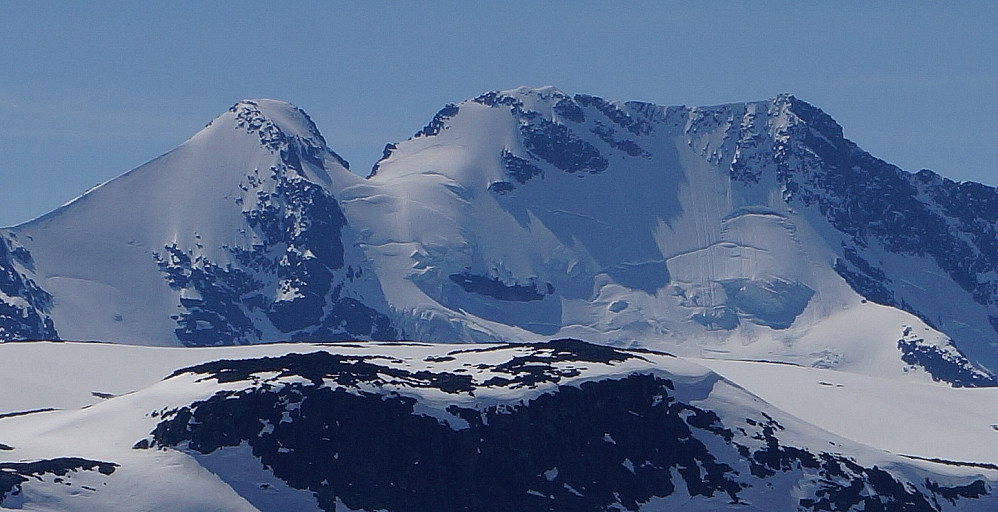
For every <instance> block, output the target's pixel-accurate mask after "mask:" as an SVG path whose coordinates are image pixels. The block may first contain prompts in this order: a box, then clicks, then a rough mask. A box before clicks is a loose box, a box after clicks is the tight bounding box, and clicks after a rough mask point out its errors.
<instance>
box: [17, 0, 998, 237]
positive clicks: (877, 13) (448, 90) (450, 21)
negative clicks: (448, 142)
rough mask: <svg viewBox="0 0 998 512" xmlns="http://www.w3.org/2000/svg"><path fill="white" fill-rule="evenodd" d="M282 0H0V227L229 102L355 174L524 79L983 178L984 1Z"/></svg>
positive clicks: (987, 50)
mask: <svg viewBox="0 0 998 512" xmlns="http://www.w3.org/2000/svg"><path fill="white" fill-rule="evenodd" d="M203 4H206V5H203ZM282 4H284V2H273V1H243V2H181V1H173V2H148V3H147V2H109V1H90V2H45V1H32V2H20V1H14V0H0V225H11V224H15V223H19V222H23V221H26V220H28V219H30V218H32V217H35V216H37V215H40V214H43V213H45V212H47V211H49V210H51V209H53V208H55V207H57V206H59V205H60V204H62V203H64V202H66V201H68V200H70V199H72V198H73V197H75V196H77V195H79V194H80V193H81V192H83V191H84V190H86V189H88V188H89V187H91V186H93V185H95V184H97V183H99V182H102V181H105V180H107V179H109V178H112V177H114V176H116V175H118V174H121V173H122V172H125V171H127V170H129V169H130V168H133V167H136V166H138V165H141V164H142V163H144V162H146V161H148V160H150V159H152V158H155V157H156V156H158V155H160V154H162V153H164V152H166V151H169V150H170V149H172V148H174V147H175V146H177V145H178V144H180V143H181V142H183V141H184V140H186V139H187V138H188V137H190V136H191V135H193V134H194V133H195V132H197V131H198V130H199V129H200V128H202V127H203V126H204V125H205V124H206V123H207V122H208V121H210V120H211V119H212V118H214V117H215V116H216V115H217V114H219V113H221V112H222V111H224V110H225V109H227V108H228V107H229V106H231V105H232V104H233V103H235V102H236V101H238V100H240V99H242V98H253V97H271V98H278V99H283V100H287V101H291V102H292V103H295V104H296V105H298V106H299V107H301V108H303V109H304V110H305V111H307V112H308V113H309V114H310V115H311V116H312V118H313V120H315V122H316V124H317V125H318V126H319V129H320V130H321V131H322V133H323V134H324V136H325V137H326V140H327V142H328V143H329V145H330V147H331V148H333V149H334V150H335V151H337V152H339V153H340V154H341V155H343V156H344V157H345V158H346V159H347V160H349V161H350V162H351V166H352V168H353V169H354V170H355V171H356V172H358V173H362V174H366V172H367V171H368V170H369V169H370V167H371V165H372V164H373V163H374V161H375V160H377V158H378V156H379V155H380V154H381V149H382V147H383V146H384V145H385V143H387V142H394V141H398V140H403V139H405V138H407V137H409V136H410V135H412V133H414V132H415V131H416V130H418V129H419V128H420V127H422V126H423V125H424V124H425V123H426V121H428V120H429V119H430V118H431V117H432V116H433V114H434V113H435V112H436V111H437V110H439V109H440V108H441V107H442V106H443V105H444V104H446V103H451V102H457V101H461V100H463V99H467V98H470V97H473V96H476V95H478V94H480V93H482V92H484V91H488V90H494V89H506V88H512V87H516V86H519V85H533V86H542V85H554V86H557V87H559V88H560V89H562V90H564V91H565V92H568V93H573V94H574V93H586V94H594V95H598V96H602V97H605V98H608V99H619V100H641V101H649V102H653V103H658V104H666V105H672V104H686V105H705V104H717V103H725V102H734V101H745V100H753V99H762V98H769V97H772V96H775V95H776V94H779V93H781V92H792V93H794V94H796V95H797V96H798V97H800V98H801V99H804V100H806V101H808V102H810V103H813V104H815V105H817V106H818V107H820V108H822V109H823V110H825V111H826V112H828V113H829V114H831V115H832V117H834V118H835V119H836V120H838V121H839V123H841V124H842V125H843V126H844V129H845V133H846V136H847V137H849V138H851V139H853V140H854V141H856V142H857V143H858V144H859V145H860V146H861V147H863V148H864V149H866V150H868V151H870V152H871V153H873V154H874V155H876V156H879V157H881V158H883V159H885V160H887V161H889V162H892V163H895V164H897V165H899V166H901V167H902V168H904V169H907V170H912V171H914V170H918V169H920V168H931V169H934V170H936V171H937V172H939V173H940V174H943V175H944V176H947V177H950V178H953V179H956V180H974V181H981V182H984V183H987V184H990V185H998V144H996V141H998V123H996V122H995V120H996V119H998V94H996V91H998V59H996V58H995V57H994V55H995V53H996V52H998V31H996V30H995V29H994V26H993V23H994V20H996V19H998V2H991V1H980V2H953V3H944V2H866V1H863V2H850V1H846V2H809V1H799V2H773V1H758V2H666V1H656V2H614V3H611V2H589V1H581V0H580V1H544V2H541V1H536V2H534V1H531V2H527V1H523V2H519V1H512V2H472V1H454V2H440V1H437V2H379V1H367V2H288V4H290V5H282Z"/></svg>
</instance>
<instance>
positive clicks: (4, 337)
mask: <svg viewBox="0 0 998 512" xmlns="http://www.w3.org/2000/svg"><path fill="white" fill-rule="evenodd" d="M33 271H34V260H33V259H32V258H31V253H29V252H28V251H27V249H25V248H24V247H23V246H21V245H20V244H18V243H17V242H16V239H14V238H6V237H5V236H4V233H0V341H11V340H53V339H59V335H58V334H57V333H56V331H55V327H54V326H53V324H52V318H51V317H49V315H48V312H49V311H50V310H51V308H52V296H51V295H50V294H49V293H48V292H46V291H45V290H43V289H41V288H39V287H38V285H36V284H35V282H34V280H32V279H31V278H30V277H28V275H29V274H31V273H33Z"/></svg>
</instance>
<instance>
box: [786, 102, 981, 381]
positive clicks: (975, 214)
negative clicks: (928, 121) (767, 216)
mask: <svg viewBox="0 0 998 512" xmlns="http://www.w3.org/2000/svg"><path fill="white" fill-rule="evenodd" d="M786 103H787V107H786V108H787V109H788V110H789V111H790V112H792V113H793V114H794V117H795V120H794V122H793V123H790V124H788V126H787V128H786V129H785V131H784V132H782V133H781V134H780V136H779V137H778V138H777V143H776V145H775V147H774V148H773V149H774V151H773V154H774V157H775V158H774V160H775V162H776V165H777V173H778V176H779V178H780V182H781V184H782V185H783V188H784V195H785V197H786V199H787V200H788V202H789V203H790V204H794V205H798V206H801V207H804V208H808V209H811V210H816V211H818V212H820V214H821V216H822V217H823V218H824V219H826V220H827V221H828V222H829V223H830V224H831V226H833V227H834V228H835V229H836V230H837V231H838V232H839V233H840V234H841V237H840V238H841V240H840V245H841V249H839V257H838V258H837V259H836V262H835V269H836V271H838V272H839V274H840V275H842V277H843V278H845V279H846V281H848V282H849V284H850V285H851V286H852V287H853V288H854V289H856V291H857V292H859V293H861V294H862V295H864V297H866V298H868V299H870V300H872V301H875V302H878V303H881V304H886V305H890V306H894V307H897V308H899V309H902V310H905V311H908V312H910V313H912V314H914V315H916V316H918V317H919V318H921V319H922V320H924V321H925V322H926V323H927V324H928V325H930V326H933V327H934V328H936V329H939V330H941V331H942V332H945V333H946V334H948V335H950V336H951V337H952V338H953V340H954V341H955V342H956V343H957V346H958V347H960V350H961V351H963V352H964V353H966V354H967V355H969V356H971V358H972V359H974V360H975V361H977V362H979V363H980V364H983V365H985V366H986V367H988V368H989V369H991V370H992V372H993V370H994V369H995V368H998V350H995V347H998V341H996V333H998V307H996V306H998V191H996V189H994V188H992V187H987V186H984V185H981V184H978V183H971V182H966V183H956V182H953V181H951V180H948V179H944V178H942V177H940V176H939V175H937V174H935V173H933V172H932V171H929V170H922V171H919V172H918V173H916V174H911V173H908V172H905V171H903V170H901V169H899V168H897V167H896V166H893V165H890V164H888V163H886V162H884V161H882V160H879V159H877V158H875V157H873V156H871V155H870V154H869V153H867V152H865V151H863V150H861V149H860V148H858V147H857V146H856V144H854V143H853V142H851V141H849V140H847V139H845V138H844V137H843V135H842V128H841V127H840V126H839V125H838V124H837V123H836V122H835V121H834V120H833V119H832V118H831V117H829V116H828V115H827V114H825V113H824V112H822V111H820V110H818V109H817V108H815V107H813V106H811V105H808V104H807V103H804V102H802V101H800V100H798V99H796V98H792V97H788V98H787V99H786ZM940 297H945V298H946V299H945V300H940Z"/></svg>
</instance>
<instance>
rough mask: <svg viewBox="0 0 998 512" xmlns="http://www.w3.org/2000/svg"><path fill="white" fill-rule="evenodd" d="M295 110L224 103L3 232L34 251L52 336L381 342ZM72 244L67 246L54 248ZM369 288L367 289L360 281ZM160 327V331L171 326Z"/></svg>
mask: <svg viewBox="0 0 998 512" xmlns="http://www.w3.org/2000/svg"><path fill="white" fill-rule="evenodd" d="M337 175H340V176H342V175H347V176H349V171H348V170H347V168H346V162H345V161H344V160H343V159H342V158H340V157H339V156H338V155H336V154H335V153H333V152H332V151H331V150H329V149H328V148H327V147H326V143H325V140H323V138H322V136H321V135H320V134H319V132H318V130H317V129H316V128H315V126H314V124H312V121H311V120H310V119H309V118H308V116H307V115H306V114H305V113H304V112H302V111H301V110H299V109H297V108H296V107H294V106H292V105H289V104H286V103H282V102H276V101H273V100H247V101H243V102H240V103H238V104H236V105H235V106H233V107H232V108H231V109H230V110H229V111H228V112H226V113H225V114H223V115H222V116H220V117H219V118H218V119H216V120H215V121H213V122H212V123H211V124H209V125H208V127H206V128H205V129H204V130H202V131H201V132H200V133H198V134H197V135H195V136H194V137H193V138H191V139H190V140H189V141H187V142H186V143H184V144H183V145H182V146H180V147H179V148H177V149H176V150H174V151H172V152H170V153H168V154H166V155H164V156H162V157H160V158H158V159H156V160H154V161H152V162H150V163H149V164H146V165H144V166H142V167H139V168H137V169H135V170H133V171H131V172H129V173H127V174H125V175H123V176H121V177H119V178H117V179H114V180H112V181H110V182H108V183H106V184H104V185H101V186H100V187H98V188H96V189H94V190H92V191H91V192H89V193H87V194H85V195H84V196H82V197H80V198H79V199H77V200H76V201H74V202H72V203H70V204H68V205H66V206H65V207H63V208H61V209H59V210H57V211H55V212H53V213H51V214H49V215H47V216H45V217H42V218H41V219H39V220H36V221H33V222H30V223H28V224H25V225H21V226H18V227H16V228H13V231H14V232H15V233H17V234H18V236H19V237H20V239H22V240H25V241H26V244H27V245H29V246H31V247H32V248H35V249H34V250H36V251H38V252H42V253H45V255H44V256H43V257H41V258H39V267H40V268H42V269H43V270H44V273H45V276H44V279H43V280H44V282H45V284H46V285H47V286H49V287H51V288H52V289H53V290H55V293H56V295H58V296H59V297H60V301H59V304H58V305H57V306H56V307H55V308H54V309H53V318H54V320H55V323H56V325H65V327H64V333H63V335H64V336H67V337H71V338H75V339H101V340H115V341H122V342H128V343H142V344H147V343H153V344H177V343H182V344H184V345H218V344H234V343H254V342H259V341H280V340H289V339H321V340H330V339H344V338H346V339H354V338H364V339H367V338H371V337H374V338H379V339H394V338H395V337H396V336H398V332H397V330H396V329H395V328H393V327H392V325H391V323H390V321H389V320H388V318H387V317H385V315H384V314H383V313H380V312H379V311H377V310H375V309H373V308H372V307H370V306H368V305H367V304H365V301H366V300H367V299H366V298H365V297H368V296H370V299H371V302H372V303H373V304H378V301H379V294H378V286H377V283H376V282H373V281H372V279H371V277H372V276H369V275H366V274H367V273H366V266H367V265H366V262H365V261H364V259H363V257H362V255H360V254H359V253H357V251H356V249H355V248H353V247H352V243H347V244H345V243H344V242H343V239H344V237H346V238H349V237H351V236H352V232H351V230H350V228H349V227H348V226H347V223H346V219H345V218H344V217H343V214H342V211H341V210H340V207H339V205H338V203H337V201H336V199H335V197H334V196H333V194H332V192H331V191H330V189H331V186H332V183H333V180H334V179H335V177H336V176H337ZM60 247H61V248H72V250H71V252H69V253H67V252H66V251H65V250H61V251H60V249H59V248H60ZM372 283H373V284H372ZM171 324H172V326H171Z"/></svg>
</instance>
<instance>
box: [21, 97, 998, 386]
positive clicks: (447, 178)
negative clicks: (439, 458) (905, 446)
mask: <svg viewBox="0 0 998 512" xmlns="http://www.w3.org/2000/svg"><path fill="white" fill-rule="evenodd" d="M226 155H228V156H226ZM144 176H145V177H144ZM148 176H154V177H155V176H159V177H160V178H158V179H153V178H149V177H148ZM211 176H215V177H216V178H217V180H216V181H212V180H211V178H210V177H211ZM933 187H935V188H933ZM104 197H108V198H111V199H103V198H104ZM995 197H998V196H996V195H995V193H994V189H991V188H988V187H986V186H984V185H966V184H958V185H953V184H952V182H947V181H945V180H942V181H939V180H937V179H935V178H933V175H931V174H928V173H927V172H924V171H923V172H920V173H918V174H911V173H907V172H905V171H903V170H900V169H898V168H896V167H894V166H891V165H890V164H887V163H886V162H883V161H881V160H878V159H876V158H874V157H872V156H871V155H869V153H866V152H864V151H862V150H861V149H859V148H858V146H856V145H855V144H854V143H853V142H851V141H848V140H847V139H845V138H844V136H843V133H842V127H841V126H840V125H838V123H836V122H835V121H834V119H832V118H831V117H830V116H828V115H827V114H825V113H824V112H822V111H821V110H820V109H818V108H817V107H814V106H813V105H810V104H808V103H806V102H804V101H802V100H799V99H798V98H796V97H795V96H793V95H792V94H781V95H779V96H777V97H775V98H772V99H769V100H762V101H756V102H747V103H736V104H724V105H717V106H713V107H665V106H657V105H653V104H650V103H642V102H614V101H607V100H604V99H602V98H598V97H595V96H589V95H582V94H577V95H574V96H570V95H568V94H566V93H564V92H562V91H560V90H557V89H555V88H553V87H546V88H538V89H531V88H526V87H521V88H518V89H513V90H509V91H495V92H491V93H486V94H483V95H480V96H478V97H476V98H473V99H471V100H466V101H464V102H461V103H458V104H451V105H447V106H446V107H444V108H443V109H441V111H440V112H438V113H437V114H436V115H435V116H434V117H433V119H432V120H431V121H430V122H429V123H428V124H427V126H426V127H424V128H423V129H421V130H419V131H418V132H417V133H416V134H415V135H414V136H413V137H412V138H410V139H408V140H406V141H403V142H398V143H392V144H389V145H388V146H386V149H385V152H384V157H383V158H382V159H380V160H379V161H378V162H376V163H375V164H374V167H373V169H372V172H371V174H370V176H369V177H368V178H367V179H362V178H360V177H359V176H356V175H354V174H353V173H351V172H350V171H349V169H348V167H347V163H346V161H345V160H343V159H342V158H341V157H340V156H339V155H337V154H336V153H335V152H334V151H332V150H331V149H329V148H328V147H327V145H326V141H325V139H324V138H323V137H322V135H321V134H320V133H319V131H318V128H317V127H315V125H314V123H312V121H311V119H310V118H309V117H308V115H307V114H305V113H304V111H302V110H301V109H298V108H297V107H294V106H293V105H290V104H287V103H284V102H279V101H276V100H266V99H260V100H244V101H242V102H239V103H237V104H236V105H234V106H233V107H232V108H231V109H230V110H229V111H227V112H226V113H224V114H223V115H221V116H220V117H219V118H218V119H216V120H214V121H212V122H211V123H209V125H208V126H207V127H206V128H205V130H202V131H201V132H199V133H198V134H197V135H195V136H194V137H192V138H191V139H190V140H189V141H188V142H185V143H184V144H183V145H181V146H180V147H179V148H178V149H177V150H174V151H172V152H170V153H167V154H166V155H164V156H162V157H160V158H158V159H156V160H154V161H153V162H150V164H146V165H145V166H141V167H139V168H137V169H135V170H133V171H130V172H129V173H126V174H125V175H123V176H121V177H119V178H116V179H114V180H111V181H109V182H107V183H105V184H103V185H101V186H99V187H97V188H96V189H94V190H92V191H90V192H89V193H87V194H85V195H84V196H81V198H79V199H77V200H75V201H73V202H71V203H69V204H67V205H66V206H65V207H63V208H60V209H58V210H56V211H54V212H52V213H50V214H48V215H46V216H43V217H41V218H39V219H36V220H34V221H30V222H28V223H25V224H21V225H18V226H14V227H12V228H7V229H5V230H4V231H3V233H5V234H6V235H7V236H8V237H13V238H16V239H17V240H19V241H20V242H19V243H23V244H24V245H25V246H26V249H25V250H26V251H29V252H30V254H32V255H33V257H34V259H35V260H36V261H37V262H38V263H37V268H38V269H39V274H34V275H33V278H34V280H35V281H36V282H37V283H39V286H40V287H41V289H42V290H45V291H46V293H51V294H52V295H53V296H54V297H55V301H54V303H53V304H52V305H51V306H44V307H47V308H48V309H50V310H51V311H49V312H46V314H51V317H52V318H53V322H54V327H55V328H56V329H58V332H59V333H60V335H61V336H66V337H70V338H80V339H105V340H109V339H113V340H117V341H121V340H125V341H126V342H130V343H150V342H153V343H155V344H175V343H177V342H178V341H179V342H181V343H183V344H188V345H203V344H214V343H219V342H221V343H255V342H259V341H278V340H281V339H285V340H287V339H295V340H319V339H320V338H330V339H339V338H340V337H345V338H351V339H353V338H360V339H371V338H372V337H373V338H385V339H394V338H399V337H408V338H416V339H426V340H447V341H475V340H478V341H484V340H509V341H512V340H537V339H544V338H546V337H554V336H572V337H577V338H583V339H588V340H591V341H596V342H600V343H606V344H612V345H621V346H642V345H644V346H651V347H653V348H662V349H667V350H670V351H678V353H681V354H683V355H696V356H700V355H703V354H706V353H712V354H717V355H719V356H720V357H741V358H756V359H767V358H768V359H772V358H776V359H783V360H787V361H790V362H794V363H797V364H805V365H819V366H830V367H836V368H841V369H851V370H852V371H859V372H861V373H870V372H877V371H882V370H876V369H875V367H876V366H878V365H880V366H882V367H885V368H890V370H887V371H888V372H893V373H896V374H899V375H900V374H908V373H912V374H917V373H919V372H927V373H926V375H927V376H931V377H932V378H936V379H942V380H946V381H948V382H951V383H954V384H957V385H982V384H989V383H994V377H993V375H994V370H995V368H998V351H996V350H994V349H993V348H991V347H992V345H991V344H993V343H994V341H993V340H994V338H995V334H996V332H995V329H996V328H998V327H996V326H998V320H992V318H998V309H996V308H995V305H994V302H995V299H994V297H995V295H994V293H995V292H994V290H998V280H996V279H994V278H988V277H987V276H988V275H991V274H989V272H992V271H993V269H995V268H998V265H996V262H994V261H992V260H991V259H989V258H988V257H987V256H986V254H987V248H988V247H991V246H992V245H994V246H996V247H998V242H996V241H995V227H994V226H995V222H994V220H995V219H991V220H988V219H990V217H988V215H989V214H988V212H990V211H991V210H992V209H993V208H991V206H992V205H994V204H998V200H996V199H995ZM968 202H971V203H973V204H974V205H976V206H973V207H964V208H961V207H960V205H961V204H962V203H968ZM136 203H141V204H136ZM93 205H96V206H93ZM124 205H131V206H127V207H125V208H124V209H122V208H123V206H124ZM873 205H876V207H878V208H879V210H877V211H871V212H866V211H865V210H869V209H870V208H869V207H870V206H873ZM912 205H914V206H912ZM974 209H976V210H980V211H981V214H980V215H978V214H976V213H975V212H974ZM996 211H998V210H996ZM79 212H85V213H79ZM124 212H127V213H124ZM115 217H120V218H119V219H115ZM63 218H65V219H63ZM898 218H905V219H918V220H920V221H921V223H920V224H918V227H919V229H920V231H919V230H914V231H913V230H911V229H905V230H902V229H901V226H903V225H904V222H903V221H900V220H898ZM996 218H998V217H996ZM625 227H626V228H625ZM904 233H908V234H907V235H905V234H904ZM959 233H966V235H960V234H959ZM95 240H100V241H101V242H99V243H95V242H94V241H95ZM123 246H124V247H123ZM60 247H63V248H64V247H73V248H74V251H77V252H78V254H77V255H76V256H77V257H76V258H75V259H74V258H67V257H62V256H58V255H59V254H60V253H62V252H63V251H62V250H61V249H59V248H60ZM946 247H952V249H951V250H947V249H946ZM108 262H117V263H118V265H117V266H115V265H111V266H109V265H108ZM903 262H907V263H903ZM912 262H914V264H911V263H912ZM905 267H909V268H905ZM101 268H103V269H104V270H99V269H101ZM94 269H98V270H94ZM915 271H917V272H916V275H909V274H912V272H915ZM29 273H30V272H29ZM925 276H929V277H925ZM927 280H928V281H927ZM912 283H914V284H912ZM929 285H932V286H936V285H938V286H939V287H940V289H942V290H944V294H945V295H946V296H947V297H951V298H952V301H950V302H951V304H947V305H943V306H939V305H937V304H934V301H933V300H931V298H930V297H926V296H925V294H924V293H920V292H919V288H921V289H926V288H927V287H929ZM131 287H135V288H138V289H140V290H143V292H142V293H140V294H139V295H136V293H137V292H135V291H134V290H132V289H131ZM145 292H148V293H145ZM143 294H144V295H143ZM84 297H85V298H86V299H85V300H83V298H84ZM867 300H869V301H871V302H875V303H878V304H881V305H883V306H887V307H888V308H889V309H884V308H881V307H879V306H877V307H874V305H872V304H867ZM136 302H142V304H143V306H142V307H136V306H133V305H131V304H133V303H136ZM44 307H43V308H44ZM95 311H96V312H97V313H98V314H96V315H95V314H93V312H95ZM168 311H169V312H170V313H167V312H168ZM892 311H897V313H895V312H892ZM906 315H910V316H906ZM847 318H848V319H851V320H845V319H847ZM877 318H879V319H880V320H876V319H877ZM842 321H850V322H856V323H858V324H861V325H866V326H868V327H870V328H871V329H872V330H874V331H876V333H874V334H869V333H862V332H853V334H852V335H851V336H852V338H850V339H849V340H835V339H831V338H829V336H828V333H829V332H832V331H833V329H834V328H833V327H831V326H833V325H835V324H836V323H841V322H842ZM884 322H886V323H887V324H889V325H893V327H890V328H886V327H877V328H873V327H872V326H873V325H874V324H878V325H879V324H882V323H884ZM171 324H172V326H171ZM11 337H12V338H13V337H16V336H11ZM171 338H172V340H173V341H171ZM153 340H155V341H153ZM691 340H697V341H696V342H692V341H691ZM957 347H959V348H957ZM724 354H727V355H724ZM968 356H969V358H968ZM885 365H886V366H885Z"/></svg>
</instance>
